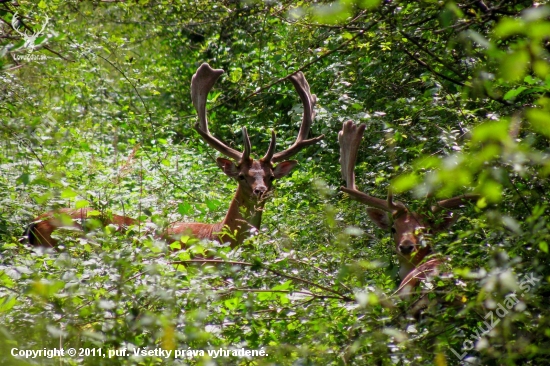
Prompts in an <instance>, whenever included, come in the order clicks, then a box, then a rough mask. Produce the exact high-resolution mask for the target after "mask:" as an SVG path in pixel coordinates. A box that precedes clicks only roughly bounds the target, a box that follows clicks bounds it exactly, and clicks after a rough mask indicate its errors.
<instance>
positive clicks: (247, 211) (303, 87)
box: [164, 63, 324, 248]
mask: <svg viewBox="0 0 550 366" xmlns="http://www.w3.org/2000/svg"><path fill="white" fill-rule="evenodd" d="M223 72H224V71H223V70H221V69H212V68H211V67H210V65H208V64H206V63H205V64H202V65H201V66H200V67H199V68H198V70H197V72H196V73H195V75H193V78H192V79H191V99H192V101H193V105H194V107H195V109H196V110H197V114H198V122H197V123H196V124H195V130H196V131H197V132H198V133H199V134H200V135H201V137H202V138H203V139H204V141H206V142H207V143H208V145H210V146H211V147H213V148H214V149H216V150H218V151H219V152H220V153H222V154H223V155H225V156H227V157H228V158H231V159H233V160H230V159H226V158H221V157H220V158H218V159H217V164H218V166H219V167H220V168H221V169H222V170H223V172H224V173H225V174H226V175H227V176H229V177H231V178H234V179H236V180H237V183H238V186H237V191H236V192H235V195H234V197H233V200H232V201H231V204H230V205H229V210H228V211H227V214H226V215H225V218H224V219H223V221H222V222H220V223H216V224H204V223H186V222H178V223H174V224H172V225H170V226H169V227H168V229H167V230H166V232H165V234H164V236H165V237H168V238H173V239H177V238H178V237H181V236H182V235H191V236H193V237H195V238H198V239H210V240H218V241H220V242H222V243H224V242H230V245H231V247H232V248H234V247H235V246H237V245H239V244H241V243H242V242H243V240H244V239H245V238H246V237H247V236H249V235H250V231H251V229H259V227H260V223H261V219H262V212H263V208H264V205H265V202H266V199H267V198H268V196H269V195H270V193H271V191H272V190H273V181H274V180H275V179H278V178H282V177H284V176H285V175H287V174H289V173H290V171H291V170H292V168H294V167H295V166H296V164H298V162H297V161H296V160H286V161H285V159H288V158H289V157H291V156H293V155H295V154H297V153H298V152H299V151H300V150H302V149H303V148H305V147H307V146H310V145H313V144H315V143H317V142H318V141H320V140H321V139H322V138H323V137H324V135H321V136H318V137H314V138H311V139H308V135H309V130H310V128H311V125H312V123H313V120H314V118H315V111H314V109H313V108H314V106H315V103H316V100H317V98H316V96H315V95H313V94H311V92H310V90H309V85H308V83H307V81H306V79H305V77H304V74H303V73H302V72H297V73H295V74H293V75H291V76H290V77H289V79H290V81H291V82H292V84H293V85H294V88H295V89H296V91H297V92H298V95H299V96H300V99H301V100H302V103H303V106H304V114H303V118H302V124H301V126H300V131H299V133H298V138H297V139H296V141H295V142H294V144H293V145H292V146H290V147H289V148H288V149H286V150H284V151H281V152H278V153H275V142H276V141H275V132H272V134H271V142H270V144H269V148H268V150H267V153H266V154H265V155H264V157H262V158H261V159H253V158H252V157H251V156H250V154H251V145H250V139H249V138H248V134H247V132H246V128H245V127H243V129H242V132H243V143H244V151H243V152H240V151H237V150H235V149H233V148H231V147H229V146H227V145H226V144H224V143H223V142H221V141H220V140H218V139H217V138H215V137H214V136H212V135H211V134H210V131H209V130H208V120H207V117H206V101H207V96H208V92H209V91H210V90H211V89H212V87H213V86H214V84H215V82H216V80H217V79H218V78H219V77H220V76H221V75H222V74H223ZM277 163H278V164H277ZM275 164H277V165H275ZM224 228H225V229H226V230H228V232H229V233H231V234H232V235H220V233H221V232H222V231H223V230H224Z"/></svg>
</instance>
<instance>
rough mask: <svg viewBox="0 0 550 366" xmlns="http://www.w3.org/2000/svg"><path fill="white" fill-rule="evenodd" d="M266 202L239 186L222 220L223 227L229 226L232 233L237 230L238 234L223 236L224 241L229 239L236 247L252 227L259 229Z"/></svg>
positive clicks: (232, 246)
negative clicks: (246, 192) (253, 196)
mask: <svg viewBox="0 0 550 366" xmlns="http://www.w3.org/2000/svg"><path fill="white" fill-rule="evenodd" d="M264 204H265V200H258V199H255V198H251V197H250V196H249V195H247V194H245V193H244V192H243V190H242V189H241V187H240V186H238V187H237V192H236V193H235V196H234V197H233V200H232V201H231V204H230V205H229V210H228V211H227V215H225V218H224V219H223V221H222V227H226V226H227V227H228V228H229V231H230V232H231V233H235V232H236V236H235V238H232V237H229V236H224V237H222V238H221V239H222V242H228V241H229V242H230V243H231V248H234V247H236V246H237V245H239V244H241V243H242V242H243V241H244V240H245V239H246V238H247V237H248V236H249V233H250V229H254V228H255V229H259V228H260V225H261V222H262V211H263V208H264Z"/></svg>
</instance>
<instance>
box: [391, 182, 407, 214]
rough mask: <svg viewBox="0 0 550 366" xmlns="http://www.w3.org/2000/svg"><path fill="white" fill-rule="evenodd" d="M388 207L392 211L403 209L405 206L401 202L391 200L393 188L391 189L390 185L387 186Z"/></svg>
mask: <svg viewBox="0 0 550 366" xmlns="http://www.w3.org/2000/svg"><path fill="white" fill-rule="evenodd" d="M388 207H389V208H390V209H391V210H392V211H398V210H403V209H404V208H405V207H404V206H403V204H402V203H400V202H398V203H395V202H393V190H392V189H391V187H389V188H388Z"/></svg>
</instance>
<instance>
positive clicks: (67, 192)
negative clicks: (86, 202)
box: [61, 188, 78, 199]
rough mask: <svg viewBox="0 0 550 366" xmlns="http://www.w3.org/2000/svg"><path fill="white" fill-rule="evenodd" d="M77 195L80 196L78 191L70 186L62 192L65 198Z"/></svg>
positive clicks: (62, 196)
mask: <svg viewBox="0 0 550 366" xmlns="http://www.w3.org/2000/svg"><path fill="white" fill-rule="evenodd" d="M76 196H78V192H75V191H73V190H72V189H70V188H66V189H64V190H63V191H62V192H61V198H64V199H67V198H74V197H76Z"/></svg>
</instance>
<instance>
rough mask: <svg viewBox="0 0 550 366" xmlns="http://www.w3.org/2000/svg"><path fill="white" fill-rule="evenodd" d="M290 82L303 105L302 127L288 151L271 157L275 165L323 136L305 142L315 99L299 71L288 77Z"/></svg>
mask: <svg viewBox="0 0 550 366" xmlns="http://www.w3.org/2000/svg"><path fill="white" fill-rule="evenodd" d="M289 79H290V81H291V82H292V84H293V85H294V88H295V89H296V91H297V92H298V95H299V96H300V99H301V100H302V104H303V105H304V115H303V117H302V125H301V126H300V132H298V137H297V138H296V141H295V142H294V144H292V146H291V147H289V148H288V149H286V150H284V151H281V152H278V153H276V154H274V155H273V158H272V159H271V161H272V162H274V163H276V162H279V161H282V160H285V159H288V158H289V157H291V156H293V155H295V154H297V153H298V152H299V151H300V150H302V149H303V148H305V147H307V146H309V145H313V144H315V143H317V142H319V141H321V140H322V139H323V138H324V137H325V135H321V136H317V137H314V138H312V139H309V140H306V139H307V137H308V135H309V129H310V128H311V125H312V123H313V120H314V118H315V111H314V109H313V108H314V107H315V103H317V97H316V96H315V94H311V92H310V90H309V84H308V83H307V80H306V78H305V76H304V73H303V72H301V71H299V72H297V73H295V74H293V75H291V76H290V77H289Z"/></svg>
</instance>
